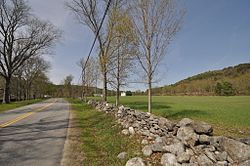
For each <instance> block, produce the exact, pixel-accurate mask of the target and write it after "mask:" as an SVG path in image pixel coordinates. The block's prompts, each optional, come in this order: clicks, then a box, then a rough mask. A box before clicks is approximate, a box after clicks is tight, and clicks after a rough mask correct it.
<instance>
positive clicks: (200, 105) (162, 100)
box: [96, 96, 250, 138]
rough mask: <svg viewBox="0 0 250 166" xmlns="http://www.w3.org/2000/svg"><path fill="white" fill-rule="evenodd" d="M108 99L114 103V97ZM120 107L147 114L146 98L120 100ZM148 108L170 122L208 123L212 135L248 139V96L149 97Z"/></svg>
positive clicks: (136, 97) (249, 106)
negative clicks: (151, 101)
mask: <svg viewBox="0 0 250 166" xmlns="http://www.w3.org/2000/svg"><path fill="white" fill-rule="evenodd" d="M96 99H98V98H96ZM108 100H109V102H113V103H114V102H115V97H109V98H108ZM121 104H123V105H126V106H129V107H131V108H134V109H138V110H141V111H147V96H126V97H121ZM152 108H153V113H154V114H156V115H159V116H163V117H166V118H168V119H171V120H173V121H178V120H180V119H182V118H185V117H187V118H191V119H194V120H198V121H205V122H208V123H210V124H212V125H213V127H214V134H215V135H224V136H230V137H248V138H249V137H250V96H231V97H222V96H153V104H152Z"/></svg>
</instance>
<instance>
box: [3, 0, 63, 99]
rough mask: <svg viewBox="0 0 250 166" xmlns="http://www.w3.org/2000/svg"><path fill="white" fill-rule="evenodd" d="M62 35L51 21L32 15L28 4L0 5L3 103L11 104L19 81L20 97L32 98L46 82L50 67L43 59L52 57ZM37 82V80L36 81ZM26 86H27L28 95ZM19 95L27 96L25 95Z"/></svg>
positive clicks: (13, 0) (16, 0)
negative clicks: (33, 89) (33, 91)
mask: <svg viewBox="0 0 250 166" xmlns="http://www.w3.org/2000/svg"><path fill="white" fill-rule="evenodd" d="M59 37H60V32H59V30H58V29H57V28H55V26H54V25H53V24H51V23H50V22H48V21H43V20H40V19H39V18H37V17H35V16H34V15H32V14H31V13H30V7H29V5H28V4H27V1H25V0H1V1H0V76H1V77H2V78H3V79H4V82H5V85H4V97H3V102H4V103H9V102H10V96H11V89H12V85H13V83H14V80H16V81H17V82H18V83H16V84H18V86H17V87H18V88H17V89H19V90H17V93H18V96H19V97H20V96H26V97H25V98H30V97H31V96H30V95H31V92H30V89H31V86H32V85H33V83H34V81H35V79H34V78H38V77H39V76H40V77H39V78H40V79H41V81H42V80H43V79H45V80H46V78H47V77H46V75H45V74H46V70H47V69H48V68H49V65H48V64H47V63H46V62H45V61H44V60H43V59H42V58H41V56H42V55H44V54H49V53H51V49H52V47H53V46H54V44H55V42H56V41H57V39H59ZM36 81H37V80H36ZM22 86H25V87H26V88H25V92H22V91H23V88H21V87H22ZM19 93H24V95H21V94H19Z"/></svg>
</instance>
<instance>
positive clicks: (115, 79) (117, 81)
mask: <svg viewBox="0 0 250 166" xmlns="http://www.w3.org/2000/svg"><path fill="white" fill-rule="evenodd" d="M109 22H111V23H110V24H113V39H112V40H111V44H110V46H111V47H110V50H111V51H110V52H109V53H110V54H111V55H110V57H111V61H112V63H111V66H112V67H111V69H112V70H110V72H109V75H110V77H109V83H110V85H111V87H113V88H114V89H115V90H116V105H119V98H120V89H121V88H122V87H124V86H126V85H127V81H128V78H129V76H130V74H131V70H133V68H134V63H133V61H134V59H135V54H136V53H137V49H138V48H137V46H138V42H137V38H136V35H135V33H134V27H133V23H132V20H131V17H130V16H129V15H128V11H126V10H124V9H122V8H120V7H119V6H118V7H114V8H113V9H112V11H111V13H110V15H109Z"/></svg>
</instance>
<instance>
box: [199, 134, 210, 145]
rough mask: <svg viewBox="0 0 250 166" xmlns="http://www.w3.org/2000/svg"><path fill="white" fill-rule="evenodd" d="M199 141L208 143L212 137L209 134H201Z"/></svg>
mask: <svg viewBox="0 0 250 166" xmlns="http://www.w3.org/2000/svg"><path fill="white" fill-rule="evenodd" d="M199 142H200V143H202V144H208V143H209V142H210V138H209V136H207V135H200V136H199Z"/></svg>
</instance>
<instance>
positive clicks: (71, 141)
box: [60, 104, 84, 166]
mask: <svg viewBox="0 0 250 166" xmlns="http://www.w3.org/2000/svg"><path fill="white" fill-rule="evenodd" d="M69 109H70V110H69V112H70V115H69V125H68V130H67V138H66V141H65V144H64V149H63V157H62V160H61V164H60V165H61V166H80V165H83V160H84V154H83V151H82V148H81V147H82V141H81V128H80V127H79V123H78V120H77V116H76V112H75V110H72V107H71V104H70V106H69Z"/></svg>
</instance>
